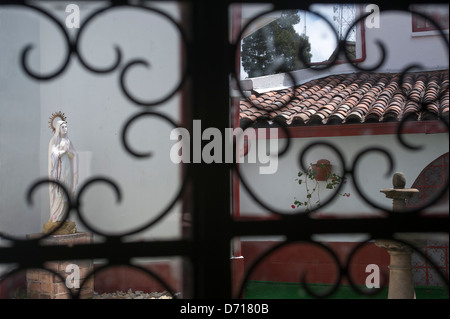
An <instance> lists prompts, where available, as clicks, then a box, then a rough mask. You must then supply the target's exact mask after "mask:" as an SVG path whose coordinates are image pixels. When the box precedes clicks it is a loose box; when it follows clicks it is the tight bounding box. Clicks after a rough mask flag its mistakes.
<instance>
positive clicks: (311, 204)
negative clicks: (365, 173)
mask: <svg viewBox="0 0 450 319" xmlns="http://www.w3.org/2000/svg"><path fill="white" fill-rule="evenodd" d="M312 166H313V164H310V166H309V167H308V169H307V171H306V172H303V171H299V172H298V174H297V177H298V178H296V179H295V180H296V181H297V182H298V184H299V185H302V186H304V187H305V188H306V198H305V199H303V200H298V199H297V198H294V204H293V205H291V207H292V208H293V209H295V208H298V207H300V206H304V207H305V208H306V211H307V212H309V211H311V210H312V209H314V208H315V207H320V186H321V185H320V184H319V181H318V180H317V179H316V175H317V171H315V170H313V169H312ZM323 183H324V184H325V188H326V189H330V190H332V189H335V188H336V187H338V186H339V185H340V184H341V183H344V184H346V183H347V180H346V178H345V177H342V176H340V175H339V174H336V173H331V172H329V173H328V175H327V177H326V179H325V180H324V181H323ZM313 194H316V196H313ZM338 195H339V196H343V197H350V193H339V194H338Z"/></svg>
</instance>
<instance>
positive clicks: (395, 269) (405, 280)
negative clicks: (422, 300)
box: [375, 173, 419, 299]
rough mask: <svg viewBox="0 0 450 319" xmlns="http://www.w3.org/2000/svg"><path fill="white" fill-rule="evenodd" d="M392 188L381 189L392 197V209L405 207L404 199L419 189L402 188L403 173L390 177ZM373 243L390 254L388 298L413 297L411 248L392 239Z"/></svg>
mask: <svg viewBox="0 0 450 319" xmlns="http://www.w3.org/2000/svg"><path fill="white" fill-rule="evenodd" d="M392 184H393V186H394V188H388V189H382V190H380V191H381V192H382V193H384V194H385V195H386V197H387V198H390V199H392V210H393V211H394V212H401V211H404V210H405V209H406V200H407V199H408V198H411V197H412V196H413V195H414V194H415V193H417V192H419V190H417V189H415V188H404V187H405V185H406V179H405V176H404V175H403V173H395V174H394V176H393V178H392ZM375 245H377V246H378V247H381V248H384V249H386V250H387V252H388V253H389V256H390V264H389V292H388V299H414V298H415V292H414V281H413V273H412V265H411V255H412V253H413V251H412V249H411V248H410V247H409V246H407V245H404V244H402V243H399V242H396V241H394V240H382V239H381V240H380V239H377V240H375Z"/></svg>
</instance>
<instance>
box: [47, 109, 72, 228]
mask: <svg viewBox="0 0 450 319" xmlns="http://www.w3.org/2000/svg"><path fill="white" fill-rule="evenodd" d="M56 117H59V118H61V119H62V120H58V121H57V122H56V125H55V126H53V120H54V119H55V118H56ZM51 128H52V129H54V135H53V137H52V138H51V139H50V143H49V146H48V175H49V178H50V179H51V180H56V181H58V182H60V183H61V184H63V185H64V186H65V188H66V189H67V191H68V192H69V194H70V196H73V195H74V194H75V189H76V186H77V184H78V154H77V152H76V151H75V147H74V146H73V144H72V142H71V141H70V139H69V136H68V134H67V132H68V129H67V122H66V121H65V117H64V115H63V114H61V113H57V114H56V115H55V114H53V118H51ZM49 191H50V219H49V221H48V223H46V225H44V233H48V232H50V231H51V230H52V229H54V228H55V227H57V226H58V224H59V222H61V221H62V220H63V218H64V214H65V212H66V211H68V205H69V202H68V198H67V196H66V195H65V193H64V191H63V190H62V189H61V187H59V186H58V185H56V184H50V185H49ZM61 232H62V233H75V232H76V229H75V223H74V222H67V223H66V224H65V225H64V226H63V227H62V229H61V230H60V233H61Z"/></svg>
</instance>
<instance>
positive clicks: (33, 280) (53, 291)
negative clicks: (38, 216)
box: [26, 233, 94, 299]
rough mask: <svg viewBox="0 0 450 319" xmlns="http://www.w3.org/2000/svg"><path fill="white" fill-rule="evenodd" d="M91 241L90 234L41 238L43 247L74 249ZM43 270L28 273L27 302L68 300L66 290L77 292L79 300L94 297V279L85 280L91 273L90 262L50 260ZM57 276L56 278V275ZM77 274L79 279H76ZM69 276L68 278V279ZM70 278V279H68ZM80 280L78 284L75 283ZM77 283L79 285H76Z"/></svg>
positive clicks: (91, 266)
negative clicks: (59, 246)
mask: <svg viewBox="0 0 450 319" xmlns="http://www.w3.org/2000/svg"><path fill="white" fill-rule="evenodd" d="M41 236H42V234H33V235H29V236H28V238H36V237H41ZM92 242H93V235H92V233H75V234H67V235H51V236H49V237H47V238H45V239H42V241H41V244H42V245H66V246H69V247H71V246H74V245H79V244H89V243H92ZM44 266H45V268H46V269H49V270H51V272H50V271H47V270H45V269H28V270H27V275H26V277H27V296H28V298H30V299H70V298H71V295H70V293H69V290H70V291H71V292H72V293H73V294H74V295H76V294H78V293H79V298H80V299H89V298H92V297H93V295H94V276H90V277H89V279H88V280H87V281H86V282H84V279H85V278H86V277H87V276H88V275H89V274H90V273H92V271H93V270H94V264H93V261H92V260H64V261H49V262H46V263H45V264H44ZM55 273H56V274H58V275H59V276H61V277H59V276H57V275H56V274H55ZM78 275H79V278H77V277H78ZM69 276H70V277H69ZM68 277H69V278H68ZM76 279H79V282H76ZM77 283H79V286H78V285H77Z"/></svg>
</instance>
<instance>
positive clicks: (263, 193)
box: [240, 133, 448, 217]
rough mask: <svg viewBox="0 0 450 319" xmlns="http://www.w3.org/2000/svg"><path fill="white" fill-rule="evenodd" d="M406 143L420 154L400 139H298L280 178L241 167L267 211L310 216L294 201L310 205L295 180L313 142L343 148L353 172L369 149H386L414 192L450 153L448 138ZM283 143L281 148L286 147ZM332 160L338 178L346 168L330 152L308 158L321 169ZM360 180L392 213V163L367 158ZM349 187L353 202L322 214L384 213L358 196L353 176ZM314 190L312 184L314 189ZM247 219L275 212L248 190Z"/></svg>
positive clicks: (358, 171) (337, 203) (421, 137)
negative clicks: (438, 160) (303, 155)
mask: <svg viewBox="0 0 450 319" xmlns="http://www.w3.org/2000/svg"><path fill="white" fill-rule="evenodd" d="M405 138H406V140H407V141H408V142H409V143H411V144H413V145H417V146H419V145H420V146H422V147H423V148H422V149H421V150H420V151H411V150H409V149H406V148H404V147H402V146H401V145H400V144H399V143H398V141H397V138H396V136H395V135H372V136H370V135H366V136H348V137H322V138H296V139H292V140H291V145H290V149H289V151H288V152H287V153H285V154H284V155H283V156H282V157H280V158H279V160H278V170H277V171H276V173H275V174H266V175H264V174H260V171H259V167H260V166H264V165H267V164H261V163H259V162H257V163H255V164H251V163H248V160H246V162H245V163H243V164H241V172H242V174H243V176H244V178H245V180H246V181H247V183H248V184H249V185H250V187H251V189H252V190H253V192H254V193H255V194H256V195H257V196H258V197H259V198H260V200H261V201H262V202H263V203H265V204H266V205H268V206H270V207H271V208H273V209H274V210H278V211H280V212H283V213H291V212H292V213H294V212H301V211H304V210H303V208H299V209H295V210H294V209H292V208H291V205H292V204H293V202H294V198H297V199H298V200H301V199H305V196H306V191H305V187H304V186H303V185H298V184H297V182H296V181H295V179H296V178H297V173H298V171H299V170H300V164H299V155H300V152H301V151H302V150H303V149H304V148H305V147H306V145H308V144H310V143H311V142H327V143H331V144H332V145H334V146H335V147H337V148H338V149H339V150H340V152H341V154H342V155H343V157H344V159H345V165H346V167H347V169H352V168H353V163H354V160H355V157H356V155H357V154H358V153H359V152H361V151H363V150H365V149H367V148H382V149H385V150H386V151H387V152H389V153H390V154H391V156H392V159H393V161H394V168H393V173H395V172H403V173H404V174H405V176H406V187H410V186H411V185H412V184H413V182H414V180H415V179H416V178H417V176H418V175H419V174H420V172H421V171H422V170H423V169H424V168H425V167H426V166H427V165H428V164H429V163H431V162H432V161H433V160H435V159H436V158H437V157H439V156H441V155H442V154H444V153H446V152H448V136H447V134H442V133H440V134H410V135H408V136H406V137H405ZM281 141H284V140H280V148H281V146H282V144H281V143H283V142H281ZM250 148H257V145H256V141H255V140H253V141H251V145H250ZM322 158H324V159H328V160H329V161H330V162H331V164H332V165H333V172H336V173H340V172H341V169H342V164H341V163H340V162H339V160H338V157H337V156H336V154H335V153H334V152H333V150H331V149H330V148H325V147H322V146H317V147H315V148H312V149H311V150H310V152H308V153H306V163H316V162H317V160H319V159H322ZM354 168H355V171H354V173H355V174H354V177H355V178H356V179H357V181H358V183H359V185H360V187H361V191H362V192H363V193H364V194H365V195H366V197H367V198H368V199H369V200H370V201H372V202H374V203H375V204H376V205H379V206H381V207H382V208H386V209H390V208H391V207H392V201H391V200H390V199H387V198H386V197H385V196H384V194H383V193H381V192H380V189H384V188H391V187H392V174H393V173H392V174H389V175H386V174H387V172H388V168H389V166H388V161H387V158H386V157H385V156H384V155H382V154H381V153H378V152H369V153H367V154H366V156H364V157H363V158H361V160H360V161H359V164H358V165H357V166H356V167H354ZM347 177H348V181H347V184H345V185H344V188H343V189H342V192H345V193H350V197H341V196H336V199H335V200H334V201H333V202H332V203H330V204H329V205H327V206H326V207H322V208H321V209H320V210H319V211H318V213H323V214H328V215H334V216H337V217H344V216H350V217H351V216H369V215H373V214H375V215H377V214H378V212H379V210H378V209H376V208H374V207H372V206H371V205H369V204H368V203H367V202H366V201H365V200H364V199H363V198H361V196H359V194H358V193H357V191H356V189H355V187H354V184H353V181H352V176H350V175H348V176H347ZM309 185H311V183H310V184H309ZM325 186H326V185H325V182H320V186H319V187H320V192H321V200H322V203H323V202H324V200H325V199H326V198H327V196H330V194H332V193H331V191H330V190H327V189H326V188H325ZM240 190H241V191H240V194H241V203H240V213H241V215H243V216H245V215H253V216H255V215H256V216H270V215H271V213H270V211H267V210H266V209H264V208H263V207H262V206H261V205H259V204H258V203H256V202H255V201H253V200H252V199H251V198H250V196H249V194H248V193H247V191H246V190H245V188H244V187H243V186H242V185H241V186H240Z"/></svg>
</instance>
